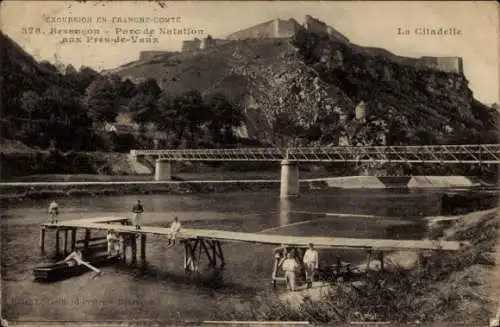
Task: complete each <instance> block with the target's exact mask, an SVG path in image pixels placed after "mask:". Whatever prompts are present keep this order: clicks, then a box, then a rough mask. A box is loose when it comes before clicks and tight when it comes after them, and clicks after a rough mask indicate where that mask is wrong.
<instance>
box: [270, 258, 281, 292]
mask: <svg viewBox="0 0 500 327" xmlns="http://www.w3.org/2000/svg"><path fill="white" fill-rule="evenodd" d="M279 262H280V256H279V253H278V252H276V253H275V254H274V267H273V275H272V285H273V287H276V277H277V275H278V265H279Z"/></svg>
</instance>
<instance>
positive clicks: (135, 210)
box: [132, 200, 144, 229]
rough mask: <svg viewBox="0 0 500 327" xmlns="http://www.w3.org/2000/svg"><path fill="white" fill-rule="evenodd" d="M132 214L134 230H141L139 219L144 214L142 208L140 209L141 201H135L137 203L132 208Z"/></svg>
mask: <svg viewBox="0 0 500 327" xmlns="http://www.w3.org/2000/svg"><path fill="white" fill-rule="evenodd" d="M132 212H133V213H134V219H133V220H134V224H135V228H136V229H141V224H140V219H141V215H142V213H143V212H144V208H143V207H142V204H141V201H140V200H137V203H136V204H135V205H134V206H133V207H132Z"/></svg>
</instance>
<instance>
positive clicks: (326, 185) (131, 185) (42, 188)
mask: <svg viewBox="0 0 500 327" xmlns="http://www.w3.org/2000/svg"><path fill="white" fill-rule="evenodd" d="M49 177H50V178H49ZM195 177H199V179H197V180H182V179H187V178H195ZM224 177H225V176H224V175H221V174H216V173H210V174H209V173H204V174H203V173H202V174H198V175H196V174H191V175H186V174H179V175H176V176H174V177H173V180H172V181H151V176H137V175H134V176H126V177H120V176H108V175H82V174H79V175H50V176H46V175H35V176H33V178H32V181H27V179H20V180H19V181H11V182H5V183H0V201H1V202H2V203H10V202H16V201H21V200H23V199H45V198H50V197H71V196H106V195H134V194H186V193H208V192H217V193H220V192H233V191H260V190H279V188H280V180H279V179H278V178H276V177H277V176H274V175H273V173H272V172H268V173H267V174H264V175H263V176H262V177H261V178H258V177H259V173H255V172H254V173H248V172H245V173H236V172H232V173H231V174H230V176H227V177H229V178H232V179H224ZM227 177H226V178H227ZM238 177H239V178H238ZM273 177H275V178H273ZM304 177H308V176H304ZM477 185H479V184H478V183H474V181H473V180H472V179H470V178H466V177H463V176H413V177H397V176H395V177H375V176H350V177H333V178H332V177H322V178H304V179H302V180H301V181H300V191H301V192H307V191H311V190H328V189H361V188H373V189H381V188H394V189H397V188H400V189H404V188H408V189H409V188H449V187H465V188H467V187H474V186H477Z"/></svg>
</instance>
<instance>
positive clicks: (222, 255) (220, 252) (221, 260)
mask: <svg viewBox="0 0 500 327" xmlns="http://www.w3.org/2000/svg"><path fill="white" fill-rule="evenodd" d="M215 244H216V245H217V250H218V252H219V258H220V267H221V268H224V266H225V265H226V262H225V261H224V254H223V253H222V248H221V246H220V242H219V241H215Z"/></svg>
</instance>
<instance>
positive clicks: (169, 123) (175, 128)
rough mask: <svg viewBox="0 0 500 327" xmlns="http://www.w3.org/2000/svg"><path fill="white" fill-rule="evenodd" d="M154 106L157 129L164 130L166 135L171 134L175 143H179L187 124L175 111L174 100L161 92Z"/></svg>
mask: <svg viewBox="0 0 500 327" xmlns="http://www.w3.org/2000/svg"><path fill="white" fill-rule="evenodd" d="M156 106H157V108H158V113H159V119H158V127H160V128H162V129H164V130H165V131H166V132H167V134H169V133H173V134H174V135H175V138H176V141H177V143H180V140H181V139H182V136H183V134H184V130H185V129H186V126H187V125H188V123H187V118H186V117H185V116H182V115H181V114H180V112H179V110H177V107H176V106H175V99H173V98H172V97H171V95H170V94H168V92H166V91H163V92H162V94H161V95H160V97H159V99H158V101H157V103H156Z"/></svg>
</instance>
